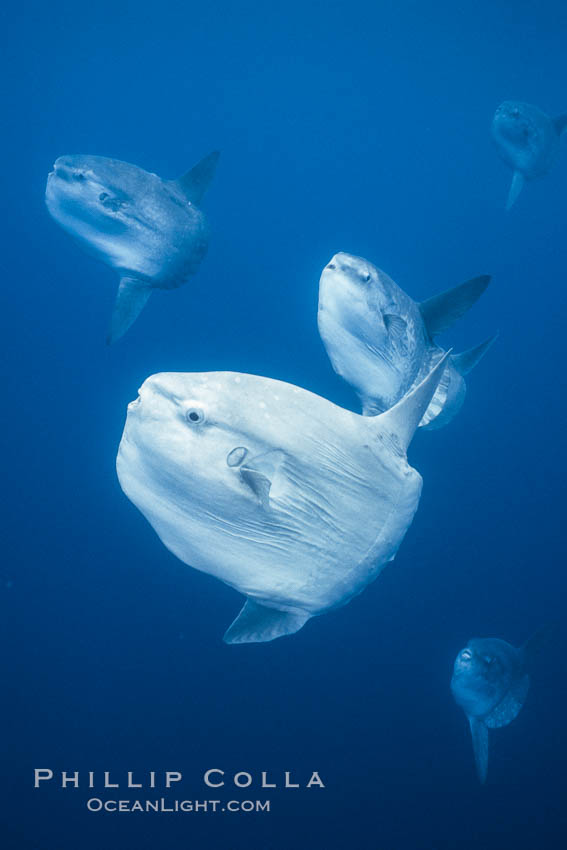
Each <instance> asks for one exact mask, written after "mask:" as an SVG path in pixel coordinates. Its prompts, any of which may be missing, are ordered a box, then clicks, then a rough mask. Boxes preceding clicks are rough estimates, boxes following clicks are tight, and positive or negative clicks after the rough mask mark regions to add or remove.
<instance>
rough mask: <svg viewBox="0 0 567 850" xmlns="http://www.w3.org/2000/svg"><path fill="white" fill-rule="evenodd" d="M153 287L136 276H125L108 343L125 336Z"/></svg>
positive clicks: (115, 303) (118, 293) (115, 307)
mask: <svg viewBox="0 0 567 850" xmlns="http://www.w3.org/2000/svg"><path fill="white" fill-rule="evenodd" d="M151 292H152V287H151V286H149V285H148V284H147V283H144V282H143V281H141V280H137V279H136V278H134V277H123V278H122V279H121V281H120V286H119V287H118V292H117V293H116V301H115V302H114V310H113V311H112V318H111V320H110V329H109V331H108V336H107V338H106V342H107V343H108V345H111V343H113V342H116V340H117V339H120V337H121V336H124V334H125V333H126V331H127V330H128V328H129V327H130V325H132V324H133V323H134V322H135V321H136V319H137V318H138V316H139V315H140V313H141V312H142V309H143V307H144V305H145V303H146V301H147V300H148V298H149V297H150V295H151Z"/></svg>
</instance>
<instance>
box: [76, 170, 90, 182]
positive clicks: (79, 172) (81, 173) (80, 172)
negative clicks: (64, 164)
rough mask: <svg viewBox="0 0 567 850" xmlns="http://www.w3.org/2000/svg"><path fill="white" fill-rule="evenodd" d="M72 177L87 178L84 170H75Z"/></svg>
mask: <svg viewBox="0 0 567 850" xmlns="http://www.w3.org/2000/svg"><path fill="white" fill-rule="evenodd" d="M73 177H74V178H75V180H86V179H87V175H86V174H85V172H84V171H75V173H74V174H73Z"/></svg>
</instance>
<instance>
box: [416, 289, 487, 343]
mask: <svg viewBox="0 0 567 850" xmlns="http://www.w3.org/2000/svg"><path fill="white" fill-rule="evenodd" d="M489 283H490V275H487V274H483V275H480V277H473V278H472V279H471V280H467V281H466V282H465V283H461V284H460V285H459V286H455V287H453V289H447V290H446V291H445V292H441V294H440V295H434V296H433V297H432V298H428V299H427V301H422V302H421V304H418V307H419V309H420V312H421V317H422V319H423V322H424V324H425V328H426V330H427V333H428V334H429V336H430V337H431V338H433V337H434V336H435V335H436V334H440V333H441V332H442V331H446V330H447V329H448V328H450V327H451V325H453V324H454V322H456V321H457V319H460V318H461V316H464V315H465V313H466V312H467V310H470V308H471V307H472V305H473V304H474V303H475V302H476V301H478V299H479V298H480V296H481V295H482V293H483V292H484V290H485V289H486V287H487V286H488V284H489Z"/></svg>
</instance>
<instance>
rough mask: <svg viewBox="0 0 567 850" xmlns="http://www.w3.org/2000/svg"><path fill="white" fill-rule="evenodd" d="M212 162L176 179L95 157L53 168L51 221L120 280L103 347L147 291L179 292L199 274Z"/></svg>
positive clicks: (48, 196)
mask: <svg viewBox="0 0 567 850" xmlns="http://www.w3.org/2000/svg"><path fill="white" fill-rule="evenodd" d="M217 159H218V154H216V153H215V154H211V155H210V156H209V157H206V158H205V159H204V160H202V161H201V162H200V163H199V164H198V165H197V166H195V168H194V169H192V170H191V171H190V172H188V174H187V175H185V176H184V177H183V178H180V179H179V180H162V179H161V178H160V177H158V176H157V175H156V174H150V173H148V172H147V171H144V170H143V169H142V168H138V167H137V166H135V165H131V164H130V163H127V162H120V161H119V160H115V159H108V158H106V157H101V156H83V155H70V156H62V157H59V159H58V160H57V161H56V162H55V165H54V167H53V171H52V172H51V173H50V174H49V177H48V180H47V188H46V194H45V200H46V204H47V208H48V210H49V212H50V214H51V216H52V217H53V218H54V219H55V221H56V222H57V223H58V224H59V225H60V226H61V227H62V228H63V229H64V230H66V231H67V232H68V233H69V234H70V235H71V236H72V237H73V238H74V239H75V240H76V241H77V242H78V243H79V244H80V245H81V247H82V248H83V249H84V250H85V251H86V252H87V253H89V254H91V255H92V256H94V257H96V258H97V259H98V260H101V261H102V262H104V263H106V264H107V265H109V266H110V267H111V268H113V269H115V270H116V271H117V272H118V274H119V275H120V279H121V283H120V287H119V291H118V297H117V304H116V307H115V314H114V316H113V324H112V326H111V333H110V340H109V341H113V340H114V339H116V338H118V337H119V336H121V335H122V334H123V333H124V332H125V331H126V330H127V329H128V327H129V326H130V325H131V324H132V322H133V321H134V320H135V318H136V317H137V315H138V314H139V312H140V310H141V309H142V307H143V305H144V304H145V302H146V301H147V298H148V296H149V294H150V292H151V291H152V290H153V289H174V288H176V287H178V286H181V285H182V284H184V283H185V282H186V281H187V279H188V277H189V276H190V275H192V274H194V273H195V272H196V271H197V269H198V268H199V265H200V263H201V261H202V260H203V257H204V256H205V254H206V252H207V247H208V241H209V227H208V224H207V221H206V218H205V215H204V214H203V212H202V211H201V210H200V208H199V206H198V202H200V199H201V196H202V194H203V193H204V191H205V189H206V187H207V186H208V183H209V181H210V180H211V178H212V175H213V173H214V168H215V166H216V162H217Z"/></svg>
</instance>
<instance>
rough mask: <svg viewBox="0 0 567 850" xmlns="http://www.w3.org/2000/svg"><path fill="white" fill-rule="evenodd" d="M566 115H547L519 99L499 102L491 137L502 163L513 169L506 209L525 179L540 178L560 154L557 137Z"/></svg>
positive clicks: (517, 193)
mask: <svg viewBox="0 0 567 850" xmlns="http://www.w3.org/2000/svg"><path fill="white" fill-rule="evenodd" d="M565 127H567V115H560V116H559V118H550V117H549V115H546V114H545V112H542V111H541V109H538V108H537V106H532V105H531V104H530V103H522V102H521V101H519V100H507V101H505V102H504V103H502V104H500V106H499V107H498V109H497V110H496V112H495V114H494V118H493V119H492V138H493V139H494V142H495V143H496V147H497V148H498V153H499V154H500V156H501V158H502V159H503V160H504V162H505V163H506V164H507V165H509V166H510V168H512V169H513V171H514V176H513V177H512V185H511V187H510V192H509V194H508V201H507V203H506V209H507V210H509V209H510V207H511V206H512V205H513V204H514V202H515V201H516V199H517V197H518V195H519V194H520V192H521V191H522V187H523V185H524V183H525V181H526V180H533V179H534V178H535V177H543V176H544V175H545V174H547V172H548V171H549V170H550V168H551V166H552V165H553V163H554V162H555V160H556V159H557V156H558V154H559V137H560V136H561V133H562V132H563V131H564V129H565Z"/></svg>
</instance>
